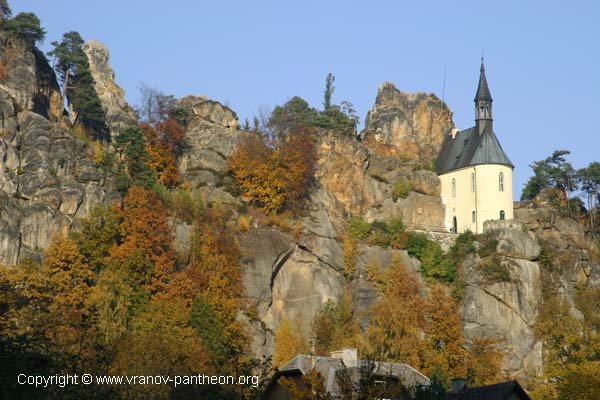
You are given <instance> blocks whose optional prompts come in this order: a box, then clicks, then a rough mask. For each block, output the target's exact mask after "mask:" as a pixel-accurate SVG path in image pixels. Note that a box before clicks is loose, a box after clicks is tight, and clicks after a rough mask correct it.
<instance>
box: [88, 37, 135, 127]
mask: <svg viewBox="0 0 600 400" xmlns="http://www.w3.org/2000/svg"><path fill="white" fill-rule="evenodd" d="M83 51H84V52H85V54H86V55H87V57H88V60H89V64H90V71H91V72H92V77H93V78H94V89H96V93H98V97H99V98H100V102H101V103H102V110H104V115H105V121H106V124H107V125H108V128H109V129H110V132H111V137H113V138H114V137H115V136H116V135H117V134H118V133H119V132H120V131H121V130H122V129H123V128H125V127H127V126H131V125H135V124H136V123H137V118H136V115H135V113H134V111H133V110H132V109H131V107H130V106H129V104H127V102H126V101H125V91H124V90H123V89H122V88H121V87H120V86H119V85H117V83H116V82H115V73H114V71H113V70H112V68H111V67H110V64H109V61H110V53H109V52H108V49H107V48H106V47H105V46H104V45H103V44H102V43H100V42H97V41H93V40H92V41H89V42H86V43H85V45H84V46H83Z"/></svg>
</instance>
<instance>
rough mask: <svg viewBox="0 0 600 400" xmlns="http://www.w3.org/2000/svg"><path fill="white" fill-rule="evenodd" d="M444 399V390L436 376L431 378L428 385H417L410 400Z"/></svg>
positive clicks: (442, 384)
mask: <svg viewBox="0 0 600 400" xmlns="http://www.w3.org/2000/svg"><path fill="white" fill-rule="evenodd" d="M445 398H446V388H445V387H444V383H443V380H442V379H439V378H438V377H437V376H436V375H433V376H432V377H431V382H430V384H429V385H427V386H424V385H417V386H415V388H414V389H413V392H412V394H411V397H410V399H411V400H443V399H445Z"/></svg>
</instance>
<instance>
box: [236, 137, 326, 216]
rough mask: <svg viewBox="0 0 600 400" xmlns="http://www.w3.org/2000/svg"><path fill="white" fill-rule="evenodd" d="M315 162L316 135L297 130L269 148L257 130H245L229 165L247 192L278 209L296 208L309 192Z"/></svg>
mask: <svg viewBox="0 0 600 400" xmlns="http://www.w3.org/2000/svg"><path fill="white" fill-rule="evenodd" d="M314 164H315V136H314V133H313V132H312V131H310V130H301V131H297V132H296V131H295V132H292V133H290V134H288V136H287V137H286V138H285V139H284V140H281V141H279V142H278V143H277V146H276V147H275V148H270V147H268V146H267V145H266V143H265V142H264V140H263V139H262V138H261V137H260V136H258V135H255V134H246V135H245V136H244V137H243V138H242V139H241V140H240V141H239V142H238V144H237V146H236V149H235V150H234V152H233V154H232V155H231V156H230V157H229V160H228V166H229V169H230V171H231V173H232V175H233V178H234V179H235V182H236V184H237V185H238V186H239V187H240V188H241V189H242V191H243V193H244V195H245V196H247V197H249V198H250V199H252V201H253V202H254V203H255V204H257V205H259V206H262V207H263V208H264V209H265V210H266V211H267V212H272V213H276V212H278V211H280V210H282V209H284V208H291V209H295V208H297V207H299V206H300V204H301V202H302V200H303V199H304V198H305V197H306V195H307V194H308V191H309V188H310V185H311V183H312V177H313V171H314Z"/></svg>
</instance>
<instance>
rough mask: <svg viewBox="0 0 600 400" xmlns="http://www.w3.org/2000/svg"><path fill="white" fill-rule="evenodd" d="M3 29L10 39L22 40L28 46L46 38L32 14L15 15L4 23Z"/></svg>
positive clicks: (39, 23) (43, 30) (37, 20)
mask: <svg viewBox="0 0 600 400" xmlns="http://www.w3.org/2000/svg"><path fill="white" fill-rule="evenodd" d="M7 7H8V5H7ZM9 10H10V9H9ZM4 29H5V30H6V33H7V34H8V36H9V37H10V38H16V39H19V40H22V41H23V42H25V43H27V44H28V45H29V46H33V45H34V44H35V43H37V42H42V41H43V40H44V38H45V37H46V30H45V29H44V28H42V26H41V22H40V19H39V18H38V17H37V15H35V14H33V13H27V12H22V13H19V14H17V16H16V17H14V18H13V19H10V20H8V21H6V23H5V24H4Z"/></svg>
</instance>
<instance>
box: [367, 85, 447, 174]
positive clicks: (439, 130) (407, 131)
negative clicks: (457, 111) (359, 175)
mask: <svg viewBox="0 0 600 400" xmlns="http://www.w3.org/2000/svg"><path fill="white" fill-rule="evenodd" d="M453 127H454V123H453V122H452V113H451V112H450V110H449V109H448V107H447V106H446V105H445V104H444V103H443V102H442V101H441V100H440V99H438V98H437V97H436V96H435V95H433V94H429V95H428V94H425V93H405V92H402V91H400V90H398V89H396V87H395V86H394V85H393V84H392V83H390V82H385V83H383V84H382V85H381V86H380V87H379V90H378V92H377V98H376V100H375V104H374V105H373V108H371V110H370V111H369V112H368V113H367V118H366V120H365V129H364V130H363V131H362V132H361V138H362V141H363V142H364V143H365V144H367V146H369V147H370V148H377V149H379V151H380V152H385V153H387V154H389V155H394V156H400V157H402V158H404V159H408V160H418V161H421V162H422V163H425V164H431V163H432V162H433V161H434V160H435V158H436V157H437V154H438V152H439V149H440V147H441V144H442V139H443V138H444V135H445V134H448V132H450V131H451V130H452V128H453Z"/></svg>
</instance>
